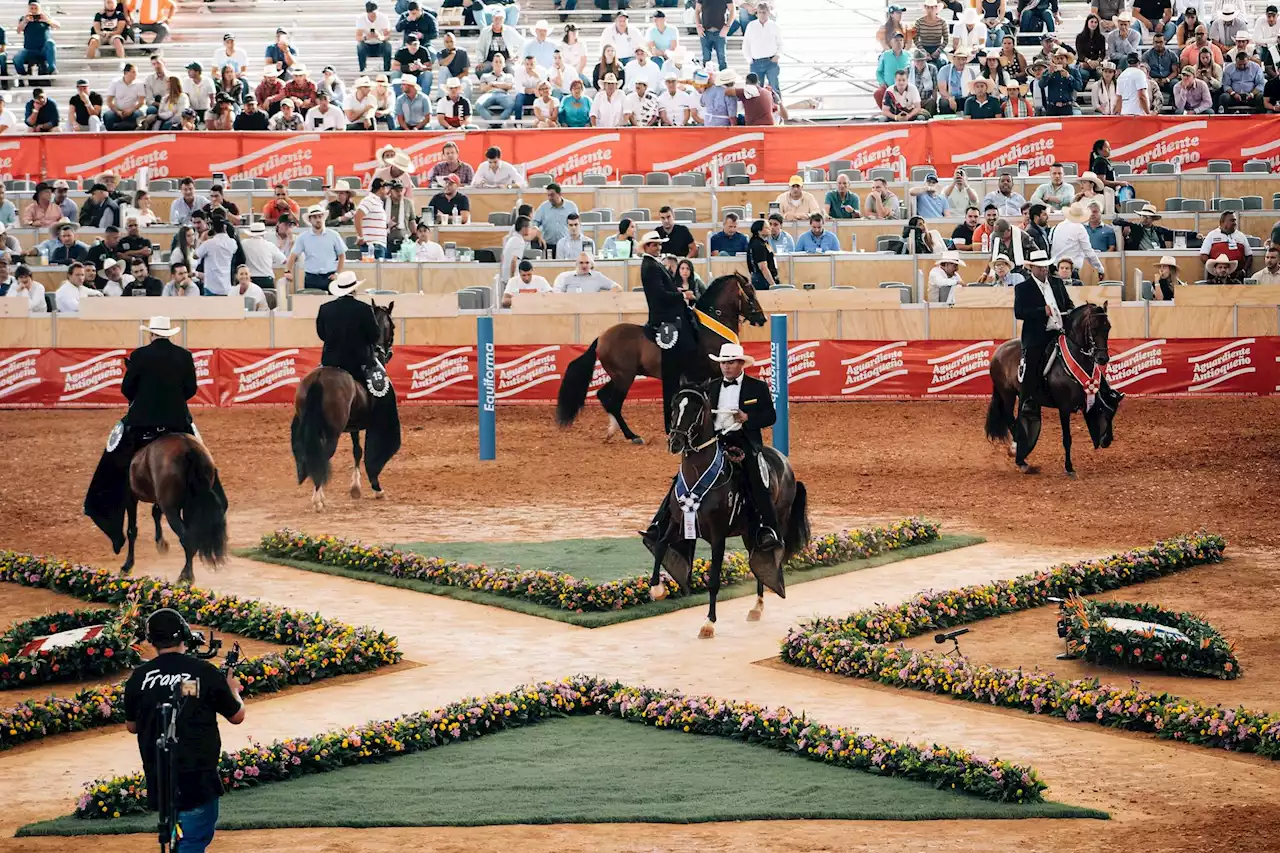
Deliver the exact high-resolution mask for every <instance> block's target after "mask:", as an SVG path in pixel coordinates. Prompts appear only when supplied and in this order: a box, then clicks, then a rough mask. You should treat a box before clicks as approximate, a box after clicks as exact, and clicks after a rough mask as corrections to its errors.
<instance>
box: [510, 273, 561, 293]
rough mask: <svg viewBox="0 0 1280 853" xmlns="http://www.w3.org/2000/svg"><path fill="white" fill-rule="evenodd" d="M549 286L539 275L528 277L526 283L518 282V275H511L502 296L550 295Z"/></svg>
mask: <svg viewBox="0 0 1280 853" xmlns="http://www.w3.org/2000/svg"><path fill="white" fill-rule="evenodd" d="M550 292H551V285H549V284H547V280H546V279H545V278H543V277H542V276H540V275H533V276H530V278H529V281H528V283H527V284H526V283H525V282H523V281H521V280H520V276H519V275H513V276H511V278H509V279H507V286H506V288H504V289H503V291H502V295H503V296H506V295H508V294H510V295H512V296H514V295H515V294H517V293H550Z"/></svg>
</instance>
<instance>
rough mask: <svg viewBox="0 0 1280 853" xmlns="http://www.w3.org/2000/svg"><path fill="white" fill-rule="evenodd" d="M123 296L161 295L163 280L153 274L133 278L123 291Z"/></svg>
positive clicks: (162, 293)
mask: <svg viewBox="0 0 1280 853" xmlns="http://www.w3.org/2000/svg"><path fill="white" fill-rule="evenodd" d="M124 295H125V296H163V295H164V282H163V281H161V280H160V279H158V278H156V277H155V276H153V275H149V276H147V277H146V278H138V279H134V280H133V283H132V284H130V285H129V286H128V287H127V288H125V291H124Z"/></svg>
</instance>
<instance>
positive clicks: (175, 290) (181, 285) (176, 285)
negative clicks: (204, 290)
mask: <svg viewBox="0 0 1280 853" xmlns="http://www.w3.org/2000/svg"><path fill="white" fill-rule="evenodd" d="M160 295H161V296H199V295H200V286H199V285H198V284H196V282H195V279H193V278H192V277H191V270H189V269H187V265H186V264H184V263H183V262H182V261H175V262H173V263H172V264H170V265H169V280H168V281H167V282H165V285H164V290H162V291H160Z"/></svg>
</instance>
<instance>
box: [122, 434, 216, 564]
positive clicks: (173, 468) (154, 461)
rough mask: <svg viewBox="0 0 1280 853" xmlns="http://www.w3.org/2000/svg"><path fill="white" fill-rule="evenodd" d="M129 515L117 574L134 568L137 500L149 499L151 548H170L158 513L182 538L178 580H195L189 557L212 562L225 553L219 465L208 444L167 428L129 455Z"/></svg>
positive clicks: (127, 496)
mask: <svg viewBox="0 0 1280 853" xmlns="http://www.w3.org/2000/svg"><path fill="white" fill-rule="evenodd" d="M125 500H126V503H125V512H126V513H127V516H128V529H127V532H128V536H129V555H128V557H127V558H126V559H125V562H124V565H123V566H121V567H120V574H122V575H127V574H129V572H130V571H131V570H132V569H133V545H134V543H135V542H136V541H137V539H138V501H145V502H146V503H149V504H151V505H152V506H151V517H152V518H153V519H154V520H155V523H156V550H157V551H159V552H160V553H161V554H163V553H165V552H167V551H168V550H169V543H168V542H167V541H165V538H164V531H163V530H162V529H161V527H160V517H161V515H163V516H164V518H165V519H166V520H167V521H168V522H169V527H170V528H172V529H173V532H174V535H176V536H177V537H178V541H179V542H181V543H182V550H183V553H184V554H185V555H186V563H184V564H183V566H182V574H180V575H179V576H178V583H185V584H189V583H191V581H192V580H194V575H193V574H192V571H191V562H192V558H194V557H195V556H196V555H199V556H200V560H201V561H202V562H204V563H205V564H206V565H208V566H210V567H213V566H216V565H218V564H219V563H221V562H222V561H223V559H225V558H226V556H227V499H226V496H225V495H224V494H223V493H222V485H221V484H220V483H219V482H218V469H217V466H215V465H214V464H213V457H212V456H211V455H210V454H209V450H208V448H206V447H205V446H204V444H202V443H201V442H200V440H199V439H198V438H196V437H195V436H192V435H186V434H185V433H169V434H168V435H163V436H161V437H160V438H157V439H156V440H155V441H153V442H151V443H150V444H148V445H147V446H146V447H144V448H142V449H141V450H139V451H138V452H137V453H135V454H134V456H133V461H132V462H131V463H130V464H129V492H128V494H127V495H126V496H125Z"/></svg>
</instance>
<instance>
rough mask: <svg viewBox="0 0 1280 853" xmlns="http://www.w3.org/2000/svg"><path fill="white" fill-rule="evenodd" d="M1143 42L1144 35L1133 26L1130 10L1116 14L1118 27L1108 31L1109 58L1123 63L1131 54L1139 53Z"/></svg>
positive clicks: (1117, 63) (1120, 63)
mask: <svg viewBox="0 0 1280 853" xmlns="http://www.w3.org/2000/svg"><path fill="white" fill-rule="evenodd" d="M1141 44H1142V36H1141V35H1140V34H1139V33H1138V31H1137V30H1135V29H1134V28H1133V16H1132V15H1130V14H1129V13H1128V12H1121V13H1120V14H1119V15H1116V28H1115V29H1114V30H1112V31H1111V32H1109V33H1107V59H1110V60H1111V61H1112V62H1114V63H1115V64H1116V65H1123V64H1124V63H1125V61H1126V60H1128V58H1129V57H1130V56H1131V55H1135V54H1137V52H1138V47H1139V46H1140V45H1141Z"/></svg>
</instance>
